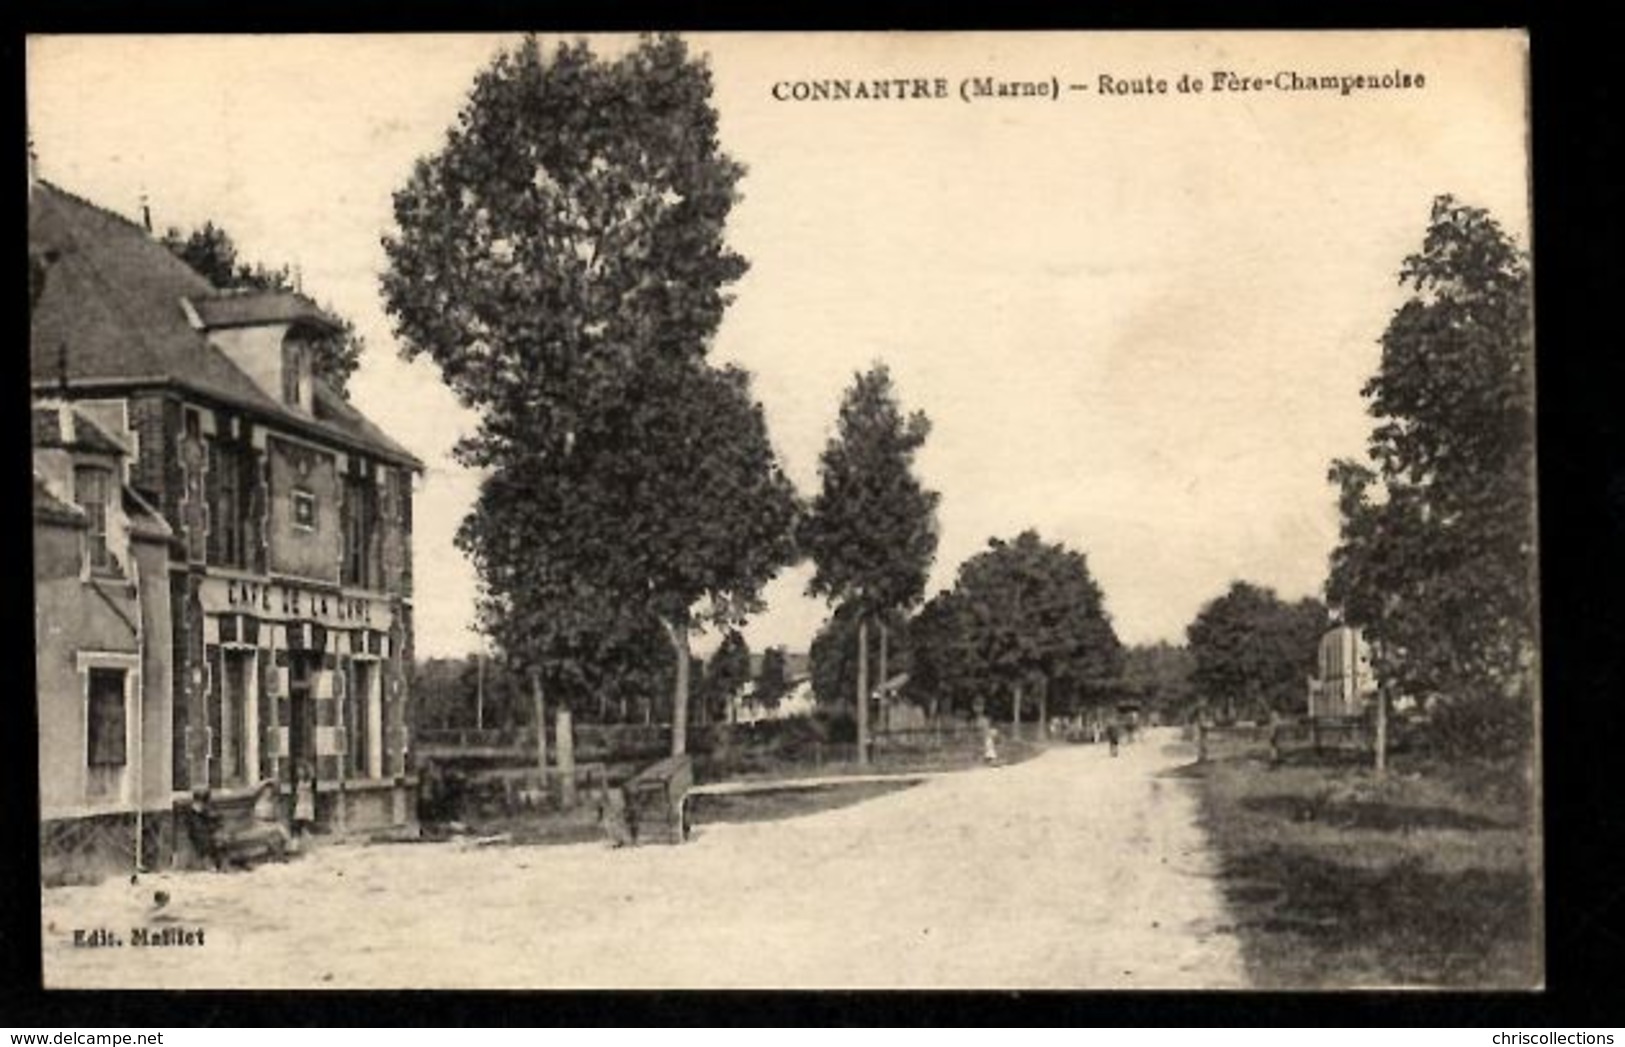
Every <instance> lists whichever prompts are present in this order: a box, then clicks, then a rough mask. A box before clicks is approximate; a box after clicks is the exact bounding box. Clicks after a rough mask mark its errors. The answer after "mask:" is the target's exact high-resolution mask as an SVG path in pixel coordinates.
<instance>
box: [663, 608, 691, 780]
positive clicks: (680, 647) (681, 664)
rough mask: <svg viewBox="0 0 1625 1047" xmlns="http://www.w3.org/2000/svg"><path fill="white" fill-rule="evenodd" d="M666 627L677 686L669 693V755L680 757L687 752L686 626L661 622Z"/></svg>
mask: <svg viewBox="0 0 1625 1047" xmlns="http://www.w3.org/2000/svg"><path fill="white" fill-rule="evenodd" d="M660 624H661V625H664V626H665V627H666V638H667V639H668V640H670V641H671V649H672V650H673V651H675V652H676V653H677V685H676V686H675V687H673V688H672V692H671V754H672V755H673V756H681V755H683V753H685V752H687V751H688V660H689V658H688V626H686V625H684V626H682V627H681V628H679V627H678V626H675V625H672V624H671V623H670V622H667V621H665V620H664V619H662V620H661V623H660Z"/></svg>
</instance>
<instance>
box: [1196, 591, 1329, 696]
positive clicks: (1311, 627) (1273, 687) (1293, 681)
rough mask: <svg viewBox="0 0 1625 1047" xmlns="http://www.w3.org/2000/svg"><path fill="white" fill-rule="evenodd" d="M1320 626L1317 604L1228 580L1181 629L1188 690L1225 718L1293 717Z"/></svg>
mask: <svg viewBox="0 0 1625 1047" xmlns="http://www.w3.org/2000/svg"><path fill="white" fill-rule="evenodd" d="M1327 624H1328V616H1327V613H1326V607H1325V605H1324V604H1322V603H1321V602H1320V601H1319V600H1315V599H1309V598H1305V599H1302V600H1299V601H1297V602H1296V603H1287V602H1286V601H1285V600H1282V599H1281V598H1280V597H1279V596H1277V595H1276V594H1275V591H1274V590H1272V589H1268V588H1265V587H1263V586H1258V585H1252V584H1250V583H1248V582H1234V583H1232V584H1231V586H1230V589H1229V591H1227V592H1226V593H1225V594H1224V595H1223V596H1220V597H1217V598H1216V599H1213V600H1209V601H1208V602H1207V603H1206V604H1204V605H1203V606H1202V609H1201V611H1200V612H1198V613H1197V615H1196V619H1195V620H1194V621H1192V622H1191V624H1190V625H1189V626H1187V627H1186V630H1185V635H1186V639H1187V641H1188V642H1189V645H1190V654H1191V658H1192V660H1193V661H1194V663H1195V664H1194V665H1193V667H1192V669H1191V674H1190V682H1191V685H1192V686H1193V687H1194V688H1195V690H1196V692H1197V696H1198V698H1199V699H1200V700H1203V701H1206V702H1208V703H1209V704H1210V705H1211V706H1212V707H1214V708H1217V709H1222V710H1223V711H1224V714H1225V715H1226V716H1227V717H1228V718H1230V719H1234V718H1235V717H1237V716H1253V717H1264V716H1267V715H1268V714H1269V713H1271V712H1279V713H1293V712H1298V711H1300V710H1301V709H1302V708H1303V704H1304V700H1305V699H1304V681H1305V680H1306V679H1307V678H1308V677H1310V676H1311V675H1313V674H1314V671H1315V652H1316V649H1317V645H1318V642H1319V640H1320V636H1321V634H1322V633H1324V632H1325V631H1326V628H1327Z"/></svg>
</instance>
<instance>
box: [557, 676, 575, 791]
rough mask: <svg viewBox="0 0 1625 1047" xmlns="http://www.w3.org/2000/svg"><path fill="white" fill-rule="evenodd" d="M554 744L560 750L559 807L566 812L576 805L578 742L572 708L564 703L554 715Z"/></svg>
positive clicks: (560, 704)
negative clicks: (571, 719) (571, 717)
mask: <svg viewBox="0 0 1625 1047" xmlns="http://www.w3.org/2000/svg"><path fill="white" fill-rule="evenodd" d="M553 724H554V730H553V744H554V746H555V747H556V748H557V750H558V764H559V806H560V807H562V808H564V809H565V810H569V809H570V808H572V807H574V806H575V805H576V740H575V731H574V729H573V727H572V725H571V723H570V707H569V706H567V705H565V704H564V703H563V702H560V703H559V707H558V709H556V710H555V711H554V713H553Z"/></svg>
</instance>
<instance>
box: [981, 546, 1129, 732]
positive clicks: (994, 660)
mask: <svg viewBox="0 0 1625 1047" xmlns="http://www.w3.org/2000/svg"><path fill="white" fill-rule="evenodd" d="M954 591H955V593H956V594H957V596H958V599H959V600H960V601H961V609H960V611H959V612H958V619H959V628H961V629H963V630H964V634H963V639H962V640H961V641H960V642H961V643H962V644H963V647H964V649H965V650H966V651H967V652H968V654H969V657H970V659H971V661H972V665H973V668H972V669H971V675H972V676H973V678H975V679H976V680H978V681H979V682H980V683H981V685H982V687H983V688H984V689H985V690H984V694H985V693H986V692H987V691H991V692H992V693H993V696H994V697H995V699H996V700H998V701H1001V702H1007V703H1008V704H1007V705H1006V706H1005V708H1007V709H1008V711H1009V714H1010V717H1011V720H1012V722H1013V723H1016V724H1019V723H1020V721H1021V717H1022V710H1023V706H1024V704H1025V700H1026V696H1027V695H1028V694H1029V693H1034V692H1036V694H1037V698H1038V719H1039V722H1040V724H1043V722H1044V721H1045V720H1046V719H1047V717H1048V711H1049V708H1048V702H1049V698H1050V696H1051V694H1053V693H1055V692H1057V691H1061V690H1063V689H1065V690H1067V691H1068V692H1069V693H1071V694H1073V695H1074V696H1076V695H1078V694H1080V693H1087V692H1095V693H1098V692H1100V691H1101V690H1103V689H1104V688H1105V687H1107V686H1108V685H1110V684H1112V683H1114V682H1115V681H1116V680H1117V679H1118V677H1119V676H1120V674H1121V672H1122V644H1121V643H1120V642H1119V640H1118V639H1117V633H1116V631H1115V630H1114V629H1113V628H1112V624H1111V618H1110V616H1109V615H1108V614H1107V613H1106V608H1105V600H1104V597H1103V595H1102V593H1101V590H1100V586H1099V585H1097V584H1096V583H1095V580H1094V576H1093V575H1092V574H1091V573H1090V571H1089V564H1088V560H1087V558H1086V557H1085V556H1084V554H1082V553H1080V552H1078V551H1076V550H1073V549H1068V548H1067V547H1066V546H1064V545H1061V544H1059V543H1050V542H1045V541H1044V540H1043V539H1042V538H1040V537H1039V536H1038V534H1037V533H1036V532H1034V531H1024V532H1022V533H1021V534H1020V535H1018V536H1017V537H1016V538H1015V539H1014V540H1012V541H1004V540H1002V539H997V538H995V539H992V540H990V541H989V542H988V548H987V549H985V550H983V551H982V552H980V553H978V554H976V555H975V556H973V557H971V558H970V559H968V560H966V561H965V562H964V563H963V564H961V565H960V568H959V576H958V578H957V580H956V582H955V585H954Z"/></svg>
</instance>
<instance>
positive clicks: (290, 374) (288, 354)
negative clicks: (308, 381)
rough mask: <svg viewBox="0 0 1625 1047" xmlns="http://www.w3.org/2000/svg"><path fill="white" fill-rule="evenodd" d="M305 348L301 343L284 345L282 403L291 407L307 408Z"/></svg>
mask: <svg viewBox="0 0 1625 1047" xmlns="http://www.w3.org/2000/svg"><path fill="white" fill-rule="evenodd" d="M305 369H306V358H305V347H304V346H303V345H302V344H300V343H299V342H295V341H292V340H291V339H290V340H288V341H284V342H283V343H282V402H283V403H285V404H287V405H288V406H289V407H297V408H304V407H305V396H304V387H305Z"/></svg>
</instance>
